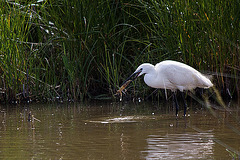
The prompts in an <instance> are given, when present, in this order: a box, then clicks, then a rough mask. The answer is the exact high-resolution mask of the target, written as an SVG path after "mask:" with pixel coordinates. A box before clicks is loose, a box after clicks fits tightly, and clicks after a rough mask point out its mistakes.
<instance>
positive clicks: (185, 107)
mask: <svg viewBox="0 0 240 160" xmlns="http://www.w3.org/2000/svg"><path fill="white" fill-rule="evenodd" d="M181 95H182V99H183V103H184V114H183V116H184V117H185V116H186V110H187V103H186V101H185V97H184V95H183V92H181Z"/></svg>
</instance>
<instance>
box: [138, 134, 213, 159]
mask: <svg viewBox="0 0 240 160" xmlns="http://www.w3.org/2000/svg"><path fill="white" fill-rule="evenodd" d="M209 138H213V135H212V134H211V133H191V134H190V133H185V134H167V135H166V136H160V135H149V137H148V138H147V149H146V151H143V152H142V153H147V155H146V156H145V158H146V159H209V158H211V156H212V155H213V145H214V142H213V140H211V139H209Z"/></svg>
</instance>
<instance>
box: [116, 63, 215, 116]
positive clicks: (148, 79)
mask: <svg viewBox="0 0 240 160" xmlns="http://www.w3.org/2000/svg"><path fill="white" fill-rule="evenodd" d="M143 74H145V76H144V81H145V83H146V84H147V85H148V86H150V87H152V88H161V89H170V90H171V91H172V92H173V96H174V97H173V98H174V101H175V105H176V116H178V108H179V106H178V102H177V98H176V94H175V92H176V90H179V91H181V95H182V97H183V100H184V104H185V106H184V116H185V115H186V108H187V106H186V103H185V99H184V96H183V94H182V93H183V91H184V90H192V89H194V88H196V87H198V88H209V87H212V86H213V84H212V82H211V81H210V80H209V79H208V78H207V77H206V76H204V75H203V74H201V73H200V72H198V71H197V70H196V69H194V68H192V67H190V66H188V65H186V64H184V63H180V62H176V61H172V60H166V61H162V62H160V63H158V64H156V65H155V66H154V65H152V64H150V63H143V64H141V65H140V66H139V67H138V68H137V69H136V71H135V72H134V73H133V74H132V75H131V76H130V77H129V78H127V80H126V81H125V82H124V83H123V85H122V86H124V88H125V87H126V83H128V84H129V80H134V79H136V78H137V77H139V76H141V75H143ZM122 90H123V87H121V90H120V91H122Z"/></svg>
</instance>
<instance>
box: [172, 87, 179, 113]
mask: <svg viewBox="0 0 240 160" xmlns="http://www.w3.org/2000/svg"><path fill="white" fill-rule="evenodd" d="M173 100H174V102H175V106H176V117H178V109H179V107H178V101H177V97H176V93H175V92H173Z"/></svg>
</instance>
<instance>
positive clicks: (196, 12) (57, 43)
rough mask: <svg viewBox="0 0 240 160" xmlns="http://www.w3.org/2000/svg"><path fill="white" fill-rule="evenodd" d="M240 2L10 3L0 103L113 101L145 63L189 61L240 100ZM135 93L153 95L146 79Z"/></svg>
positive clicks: (1, 50)
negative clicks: (166, 60) (127, 79)
mask: <svg viewBox="0 0 240 160" xmlns="http://www.w3.org/2000/svg"><path fill="white" fill-rule="evenodd" d="M89 4H91V5H89ZM239 5H240V4H239V3H238V1H234V2H231V3H230V2H227V1H226V2H225V1H222V0H218V1H213V0H210V1H180V0H177V1H155V0H147V1H142V0H141V1H140V0H132V1H123V0H117V1H111V0H108V1H103V0H100V1H93V0H92V1H80V2H78V1H73V0H70V1H69V0H57V1H53V0H49V1H44V0H39V1H27V2H21V1H3V2H0V6H1V8H2V9H1V10H0V14H1V18H0V21H1V26H0V29H1V38H0V41H1V47H0V60H1V63H0V76H1V81H0V91H1V94H0V100H1V101H4V102H14V103H15V102H18V101H27V102H28V101H29V100H36V101H49V100H59V101H64V100H69V101H72V100H75V101H78V100H84V99H86V98H87V99H88V98H90V99H106V98H111V97H112V96H113V95H114V94H115V92H116V91H117V90H118V89H119V88H118V87H119V86H120V85H121V83H122V82H123V80H124V79H125V78H126V77H128V76H129V74H130V73H132V72H133V71H134V70H135V69H136V67H137V66H138V65H139V64H141V63H143V62H150V63H153V64H154V63H158V62H159V61H162V60H165V59H172V60H177V61H181V62H184V63H186V64H188V65H190V66H192V67H194V68H196V69H198V70H200V71H202V72H204V73H208V74H211V75H213V81H214V84H215V85H216V87H217V88H218V89H219V90H221V91H222V94H225V95H229V97H239V88H238V86H239V70H240V68H239V66H240V64H239V37H240V35H239V34H240V32H239V28H240V27H239V24H240V23H239V7H240V6H239ZM128 92H129V93H131V94H132V95H134V96H147V95H149V94H150V93H151V92H152V90H151V89H150V88H148V87H147V86H145V85H144V84H143V83H142V81H141V80H139V82H138V83H136V84H135V83H133V85H132V86H130V87H129V88H128Z"/></svg>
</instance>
